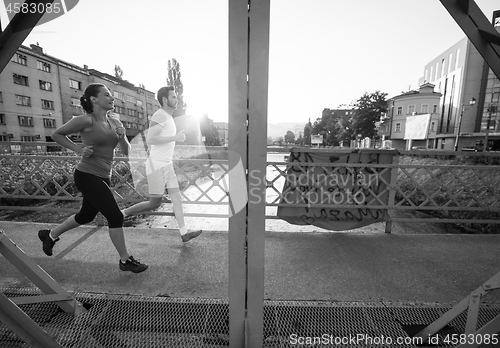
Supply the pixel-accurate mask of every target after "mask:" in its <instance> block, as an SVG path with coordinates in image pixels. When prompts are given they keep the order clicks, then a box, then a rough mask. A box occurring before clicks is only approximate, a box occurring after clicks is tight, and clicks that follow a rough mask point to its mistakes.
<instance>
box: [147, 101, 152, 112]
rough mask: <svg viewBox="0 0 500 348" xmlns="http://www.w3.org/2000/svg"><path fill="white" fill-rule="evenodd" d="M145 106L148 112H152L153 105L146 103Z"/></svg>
mask: <svg viewBox="0 0 500 348" xmlns="http://www.w3.org/2000/svg"><path fill="white" fill-rule="evenodd" d="M146 106H147V108H148V110H149V111H152V110H153V104H151V103H147V104H146Z"/></svg>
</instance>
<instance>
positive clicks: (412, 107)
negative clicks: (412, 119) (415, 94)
mask: <svg viewBox="0 0 500 348" xmlns="http://www.w3.org/2000/svg"><path fill="white" fill-rule="evenodd" d="M414 112H415V105H408V112H407V115H413V113H414Z"/></svg>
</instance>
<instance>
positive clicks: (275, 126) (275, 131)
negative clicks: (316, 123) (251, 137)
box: [267, 121, 307, 138]
mask: <svg viewBox="0 0 500 348" xmlns="http://www.w3.org/2000/svg"><path fill="white" fill-rule="evenodd" d="M306 123H307V121H304V122H302V123H301V122H280V123H268V124H267V136H269V137H272V138H278V137H284V136H285V134H286V132H287V131H292V132H293V134H295V137H297V138H298V136H299V134H300V133H304V125H305V124H306Z"/></svg>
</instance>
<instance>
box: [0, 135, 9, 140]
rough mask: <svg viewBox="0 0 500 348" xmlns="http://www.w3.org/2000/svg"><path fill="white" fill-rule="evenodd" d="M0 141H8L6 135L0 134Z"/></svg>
mask: <svg viewBox="0 0 500 348" xmlns="http://www.w3.org/2000/svg"><path fill="white" fill-rule="evenodd" d="M0 141H9V136H8V135H0Z"/></svg>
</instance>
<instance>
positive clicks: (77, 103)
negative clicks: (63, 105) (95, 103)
mask: <svg viewBox="0 0 500 348" xmlns="http://www.w3.org/2000/svg"><path fill="white" fill-rule="evenodd" d="M71 106H80V99H78V98H73V97H71Z"/></svg>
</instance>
